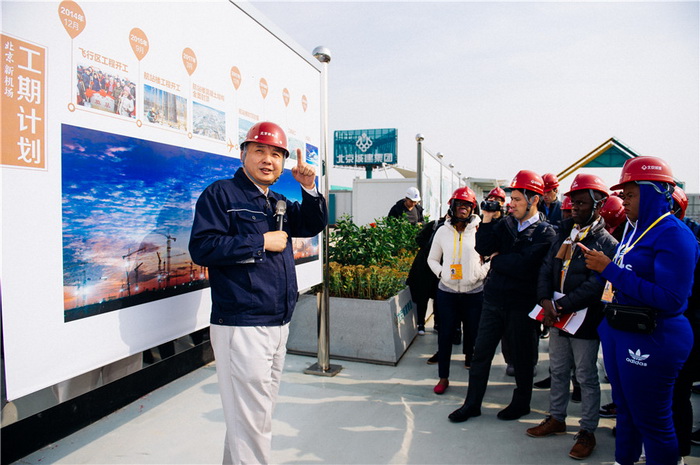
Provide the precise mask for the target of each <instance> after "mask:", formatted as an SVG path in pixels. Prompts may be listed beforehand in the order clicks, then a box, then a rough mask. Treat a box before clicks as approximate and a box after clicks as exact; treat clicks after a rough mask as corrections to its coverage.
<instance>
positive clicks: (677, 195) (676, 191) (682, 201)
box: [672, 186, 688, 220]
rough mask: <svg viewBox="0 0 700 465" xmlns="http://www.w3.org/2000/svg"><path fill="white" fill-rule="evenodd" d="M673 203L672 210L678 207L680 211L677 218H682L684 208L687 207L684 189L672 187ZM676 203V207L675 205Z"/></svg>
mask: <svg viewBox="0 0 700 465" xmlns="http://www.w3.org/2000/svg"><path fill="white" fill-rule="evenodd" d="M672 196H673V203H674V205H673V206H674V210H676V211H677V210H678V207H680V209H681V213H680V215H679V216H678V219H679V220H682V219H683V218H684V217H685V210H686V208H688V196H687V195H685V191H684V190H683V189H681V188H680V187H678V186H676V187H674V188H673V194H672ZM676 205H678V207H676Z"/></svg>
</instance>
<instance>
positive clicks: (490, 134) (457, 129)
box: [251, 1, 700, 192]
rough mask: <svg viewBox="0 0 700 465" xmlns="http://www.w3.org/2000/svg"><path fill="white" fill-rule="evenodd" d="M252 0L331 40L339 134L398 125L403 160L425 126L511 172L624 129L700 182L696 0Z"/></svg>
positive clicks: (431, 134)
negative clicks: (405, 0) (686, 0)
mask: <svg viewBox="0 0 700 465" xmlns="http://www.w3.org/2000/svg"><path fill="white" fill-rule="evenodd" d="M251 3H252V5H253V6H254V7H255V8H257V9H258V10H259V11H260V12H261V13H262V14H263V15H264V16H266V17H267V18H269V19H270V20H271V21H272V22H273V23H274V24H275V25H276V26H277V27H279V28H280V29H281V30H282V31H283V32H284V33H285V34H286V35H287V36H288V37H290V38H291V39H293V40H294V41H295V42H297V43H298V44H299V45H301V47H302V48H303V49H305V50H308V51H309V55H310V54H311V51H312V50H313V49H314V47H316V46H318V45H323V46H326V47H328V48H329V49H330V50H331V52H332V60H331V63H330V65H329V113H330V121H329V126H330V127H329V131H330V132H331V134H332V131H334V130H342V129H365V128H390V127H396V128H398V131H399V165H404V166H408V167H415V158H416V148H415V135H416V134H417V133H422V134H424V136H425V147H426V148H427V149H428V150H429V151H431V152H432V153H436V152H438V151H440V152H443V153H444V154H445V161H447V162H448V163H454V164H455V165H456V168H455V171H457V170H460V171H462V173H463V176H472V177H486V178H499V179H507V180H510V179H511V178H512V177H513V175H514V174H515V172H517V171H518V170H520V169H533V170H535V171H537V172H540V173H545V172H555V173H557V172H559V171H562V170H563V169H564V168H566V167H567V166H569V165H570V164H571V163H573V162H574V161H575V160H577V159H578V158H581V157H582V156H584V155H586V154H587V153H588V152H590V151H591V150H593V149H594V148H596V147H597V146H598V145H600V144H601V143H603V142H604V141H606V140H607V139H608V138H610V137H616V138H618V139H619V140H620V141H621V142H623V143H624V144H626V145H627V146H629V147H630V148H631V149H633V150H634V151H636V152H637V153H639V154H642V155H655V156H660V157H662V158H664V159H666V160H667V161H668V162H669V163H670V164H671V166H672V168H673V170H674V173H675V174H676V175H677V177H678V178H680V179H682V180H683V181H685V182H686V183H687V190H688V191H689V192H700V185H699V184H700V164H699V161H698V158H699V153H700V134H699V133H700V129H699V127H700V120H699V116H698V114H699V106H700V104H699V87H700V84H699V83H700V77H699V73H700V71H699V70H700V60H699V58H698V55H699V43H700V36H699V32H698V31H699V27H698V17H699V6H698V5H699V3H698V2H541V3H534V2H507V3H506V2H338V1H330V2H291V1H285V2H268V1H253V2H251ZM331 176H332V177H331V183H332V184H334V185H346V186H350V185H351V183H352V178H353V177H355V176H360V177H364V171H363V170H347V169H345V170H341V169H334V170H332V171H331ZM379 176H383V175H379V174H375V177H379ZM570 181H571V180H569V182H570Z"/></svg>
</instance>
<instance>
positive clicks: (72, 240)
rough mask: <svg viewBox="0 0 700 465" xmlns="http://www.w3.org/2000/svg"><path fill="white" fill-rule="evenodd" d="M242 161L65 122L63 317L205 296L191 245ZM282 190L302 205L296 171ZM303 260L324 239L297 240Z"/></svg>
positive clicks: (202, 270) (205, 281) (205, 283)
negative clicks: (223, 183)
mask: <svg viewBox="0 0 700 465" xmlns="http://www.w3.org/2000/svg"><path fill="white" fill-rule="evenodd" d="M240 165H241V163H240V160H239V159H238V158H232V157H228V156H222V155H216V154H212V153H207V152H202V151H197V150H192V149H187V148H183V147H177V146H173V145H167V144H161V143H156V142H151V141H147V140H141V139H135V138H131V137H127V136H121V135H116V134H111V133H106V132H101V131H95V130H91V129H85V128H80V127H76V126H70V125H63V126H62V189H63V193H62V201H63V207H62V208H63V301H64V321H66V322H69V321H74V320H78V319H81V318H87V317H90V316H94V315H99V314H102V313H106V312H110V311H114V310H119V309H122V308H127V307H131V306H134V305H140V304H144V303H147V302H153V301H155V300H159V299H163V298H168V297H172V296H175V295H180V294H183V293H186V292H192V291H196V290H200V289H203V288H206V287H208V286H209V281H208V274H207V269H206V268H204V267H200V266H198V265H196V264H195V263H193V262H192V260H191V257H190V255H189V252H188V251H187V244H188V241H189V236H190V229H191V227H192V218H193V215H194V206H195V203H196V201H197V198H198V197H199V195H200V193H201V192H202V191H203V190H204V189H205V188H206V187H207V186H208V185H209V184H211V183H212V182H214V181H216V180H218V179H225V178H230V177H232V176H233V174H234V173H235V171H236V170H237V169H238V167H239V166H240ZM274 190H275V191H276V192H279V193H281V194H283V195H285V196H286V197H287V198H288V199H289V200H290V201H294V200H300V197H301V192H300V188H299V184H298V183H297V182H296V181H295V180H294V179H293V177H292V176H291V174H290V173H289V171H288V170H286V171H285V174H284V175H283V176H282V178H281V179H280V181H279V182H278V183H277V184H275V186H274ZM294 246H295V258H297V259H298V262H299V263H301V262H306V261H310V260H313V259H318V255H319V252H318V238H311V239H304V240H295V241H294Z"/></svg>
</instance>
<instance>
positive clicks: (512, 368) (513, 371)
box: [506, 365, 515, 376]
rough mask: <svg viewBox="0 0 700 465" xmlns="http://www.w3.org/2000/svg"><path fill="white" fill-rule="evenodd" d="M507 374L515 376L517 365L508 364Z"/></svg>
mask: <svg viewBox="0 0 700 465" xmlns="http://www.w3.org/2000/svg"><path fill="white" fill-rule="evenodd" d="M506 376H515V367H514V366H513V365H507V366H506Z"/></svg>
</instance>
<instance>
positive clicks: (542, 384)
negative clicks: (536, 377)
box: [532, 376, 552, 389]
mask: <svg viewBox="0 0 700 465" xmlns="http://www.w3.org/2000/svg"><path fill="white" fill-rule="evenodd" d="M532 386H533V387H535V388H537V389H549V388H550V387H552V377H551V376H547V377H546V378H545V379H543V380H542V381H537V382H536V383H532Z"/></svg>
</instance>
